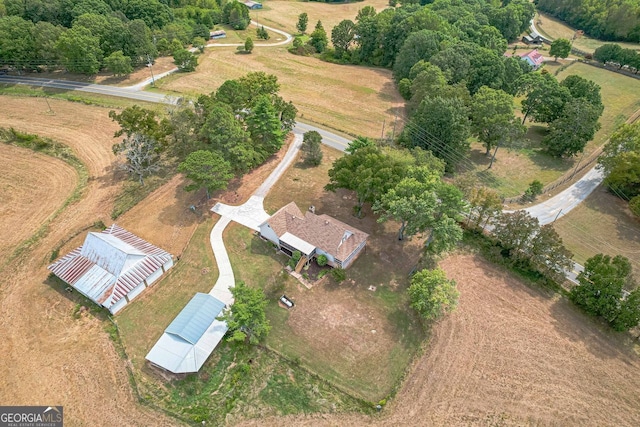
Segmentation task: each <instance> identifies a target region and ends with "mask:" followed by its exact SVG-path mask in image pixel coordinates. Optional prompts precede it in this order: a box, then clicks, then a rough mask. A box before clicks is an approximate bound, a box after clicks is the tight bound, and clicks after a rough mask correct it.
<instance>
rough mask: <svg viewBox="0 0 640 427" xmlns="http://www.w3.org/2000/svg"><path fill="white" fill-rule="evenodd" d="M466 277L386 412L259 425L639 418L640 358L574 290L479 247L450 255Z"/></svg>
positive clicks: (456, 273)
mask: <svg viewBox="0 0 640 427" xmlns="http://www.w3.org/2000/svg"><path fill="white" fill-rule="evenodd" d="M441 266H442V268H444V269H445V270H446V272H447V275H448V276H449V277H450V278H453V279H455V280H456V281H457V284H458V289H459V291H460V302H459V306H458V308H457V310H456V311H455V312H453V313H452V314H451V315H449V316H448V317H446V318H444V319H442V320H441V321H440V322H438V323H437V324H436V325H434V327H433V329H432V332H431V338H430V341H429V344H428V349H427V350H426V352H425V354H424V356H423V357H421V358H420V359H418V360H417V361H416V362H415V364H414V366H413V367H412V369H411V370H410V371H409V373H408V375H407V379H406V381H405V383H404V384H403V386H402V388H401V389H400V391H399V392H398V394H397V396H396V397H395V398H394V399H393V401H392V402H391V403H390V404H389V405H388V406H387V408H385V409H384V410H383V411H382V413H381V414H380V416H376V417H372V418H368V417H363V416H361V415H318V416H297V417H295V416H294V417H282V418H271V419H267V420H255V421H247V422H245V423H244V424H242V425H247V426H257V425H269V426H285V425H286V426H362V425H376V426H389V425H394V426H471V425H473V426H522V425H536V426H634V425H638V424H639V423H640V412H639V411H638V407H639V405H640V395H639V394H638V390H639V389H640V360H638V356H637V354H636V353H635V352H634V349H633V344H632V343H630V342H629V341H630V340H629V338H628V336H627V335H625V334H614V333H613V332H611V331H610V330H609V329H607V328H606V327H604V326H601V325H599V324H596V323H595V322H594V321H592V320H591V319H590V318H588V317H587V316H585V315H584V314H583V313H581V312H579V311H578V310H577V309H576V308H575V307H574V306H572V305H571V304H570V303H569V302H568V301H567V300H565V299H562V298H559V297H558V296H557V295H548V294H546V293H544V292H542V291H538V290H535V289H532V288H530V287H528V286H527V285H525V284H523V283H522V282H521V281H520V280H518V279H517V278H515V277H514V276H512V275H511V274H509V273H506V272H504V271H502V270H501V269H499V268H497V267H495V266H494V265H491V264H489V263H487V262H486V261H484V260H483V259H481V258H479V257H477V256H473V255H454V256H451V257H449V258H447V259H445V260H444V261H443V262H442V263H441Z"/></svg>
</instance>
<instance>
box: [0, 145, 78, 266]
mask: <svg viewBox="0 0 640 427" xmlns="http://www.w3.org/2000/svg"><path fill="white" fill-rule="evenodd" d="M0 164H1V165H3V168H2V169H3V170H2V174H0V200H2V202H1V203H0V218H2V220H1V221H0V235H1V236H2V239H0V256H1V257H3V259H4V258H5V257H6V256H8V255H10V254H11V252H12V250H13V248H15V246H16V245H17V244H18V243H20V242H21V241H23V240H24V239H26V238H28V237H29V236H31V234H33V233H34V232H35V231H36V230H37V229H38V228H39V227H40V225H41V224H42V223H43V222H44V221H45V220H46V219H47V218H48V217H49V215H51V214H52V213H53V212H54V211H55V210H56V209H58V208H59V207H60V206H62V204H63V203H64V201H65V200H66V199H67V197H69V196H70V195H71V193H72V192H73V189H74V188H75V186H76V184H77V182H78V176H77V173H76V171H75V170H74V169H73V167H71V166H69V165H68V164H67V163H65V162H63V161H62V160H58V159H55V158H53V157H50V156H46V155H43V154H39V153H34V152H33V151H31V150H27V149H25V148H19V147H14V146H11V145H7V144H3V143H0ZM34 171H37V173H34Z"/></svg>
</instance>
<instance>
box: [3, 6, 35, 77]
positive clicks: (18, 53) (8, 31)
mask: <svg viewBox="0 0 640 427" xmlns="http://www.w3.org/2000/svg"><path fill="white" fill-rule="evenodd" d="M33 26H34V25H33V23H32V22H29V21H25V20H24V19H22V18H20V17H18V16H3V17H0V62H2V63H3V64H8V65H12V66H15V67H16V68H18V69H23V68H32V67H33V66H34V65H35V63H34V62H35V58H34V51H35V50H36V44H35V40H34V37H33V33H34V29H33Z"/></svg>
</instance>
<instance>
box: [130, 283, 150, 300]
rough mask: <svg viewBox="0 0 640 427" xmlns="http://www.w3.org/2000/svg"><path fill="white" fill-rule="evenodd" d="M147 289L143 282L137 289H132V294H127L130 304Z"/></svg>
mask: <svg viewBox="0 0 640 427" xmlns="http://www.w3.org/2000/svg"><path fill="white" fill-rule="evenodd" d="M145 288H146V286H145V285H144V282H142V283H140V284H139V285H138V286H136V287H135V288H133V289H131V292H129V293H128V294H127V298H129V302H131V301H133V299H134V298H135V297H137V296H138V295H140V293H142V291H144V290H145Z"/></svg>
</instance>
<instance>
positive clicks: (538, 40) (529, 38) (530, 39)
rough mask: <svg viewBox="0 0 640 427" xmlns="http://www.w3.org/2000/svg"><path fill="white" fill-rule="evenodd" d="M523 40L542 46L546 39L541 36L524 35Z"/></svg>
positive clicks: (526, 42) (529, 43)
mask: <svg viewBox="0 0 640 427" xmlns="http://www.w3.org/2000/svg"><path fill="white" fill-rule="evenodd" d="M522 42H523V43H525V44H528V45H532V46H542V43H543V42H544V39H543V38H542V37H541V36H524V37H522Z"/></svg>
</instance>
